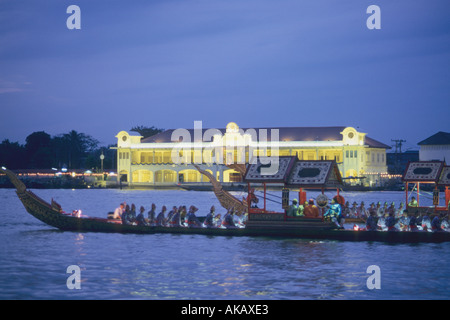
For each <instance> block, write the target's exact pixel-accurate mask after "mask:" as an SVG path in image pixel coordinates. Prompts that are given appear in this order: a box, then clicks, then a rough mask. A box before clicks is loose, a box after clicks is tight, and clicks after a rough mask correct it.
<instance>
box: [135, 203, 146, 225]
mask: <svg viewBox="0 0 450 320" xmlns="http://www.w3.org/2000/svg"><path fill="white" fill-rule="evenodd" d="M144 211H145V209H144V207H143V206H141V208H140V209H139V214H138V215H137V217H136V223H137V225H138V226H148V223H147V221H145V218H144Z"/></svg>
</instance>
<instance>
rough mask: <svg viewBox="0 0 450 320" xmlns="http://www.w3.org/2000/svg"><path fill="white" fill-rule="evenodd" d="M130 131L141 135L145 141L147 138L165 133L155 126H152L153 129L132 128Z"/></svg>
mask: <svg viewBox="0 0 450 320" xmlns="http://www.w3.org/2000/svg"><path fill="white" fill-rule="evenodd" d="M130 131H134V132H137V133H139V134H140V135H141V136H143V137H144V139H145V138H148V137H151V136H154V135H155V134H158V133H160V132H163V131H164V129H159V128H156V127H154V126H151V127H145V126H137V127H133V128H131V129H130Z"/></svg>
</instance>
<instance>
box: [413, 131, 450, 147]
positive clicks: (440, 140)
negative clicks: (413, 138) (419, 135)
mask: <svg viewBox="0 0 450 320" xmlns="http://www.w3.org/2000/svg"><path fill="white" fill-rule="evenodd" d="M443 144H450V133H449V132H443V131H439V132H438V133H435V134H433V135H432V136H431V137H429V138H427V139H425V140H423V141H420V142H419V143H418V145H421V146H422V145H443Z"/></svg>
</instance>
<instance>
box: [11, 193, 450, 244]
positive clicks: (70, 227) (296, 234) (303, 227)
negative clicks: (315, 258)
mask: <svg viewBox="0 0 450 320" xmlns="http://www.w3.org/2000/svg"><path fill="white" fill-rule="evenodd" d="M17 194H18V196H19V199H20V200H21V201H22V203H23V205H24V206H25V209H26V210H27V211H28V212H29V213H30V214H31V215H33V216H34V217H35V218H37V219H39V220H41V221H42V222H44V223H46V224H48V225H50V226H53V227H55V228H58V229H60V230H63V231H76V232H108V233H135V234H156V233H170V234H200V235H207V236H249V237H254V236H257V237H282V238H303V239H316V240H343V241H382V242H392V243H415V242H445V241H450V233H448V232H435V233H431V232H383V231H354V230H338V229H333V228H332V226H331V225H330V224H326V223H325V224H320V225H317V226H316V227H311V225H312V224H314V222H309V227H308V223H306V224H305V223H301V222H299V220H296V221H276V222H274V221H270V220H265V221H248V225H247V227H246V228H229V229H223V228H187V227H156V226H138V225H123V224H120V223H114V222H111V221H108V219H102V218H77V217H73V216H70V215H66V214H63V213H61V212H60V210H58V209H57V208H55V207H53V206H52V205H50V204H48V203H47V202H45V201H43V200H42V199H40V198H39V197H37V196H36V195H35V194H34V193H32V192H31V191H24V192H19V191H18V192H17Z"/></svg>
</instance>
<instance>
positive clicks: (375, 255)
mask: <svg viewBox="0 0 450 320" xmlns="http://www.w3.org/2000/svg"><path fill="white" fill-rule="evenodd" d="M34 192H35V193H36V194H38V195H39V196H40V197H42V198H43V199H45V200H48V201H50V199H51V198H54V199H55V200H56V201H58V202H59V203H60V204H61V205H62V207H63V209H64V210H66V211H69V210H73V209H81V210H83V214H86V215H89V216H102V217H106V213H107V211H113V210H114V209H115V208H116V207H117V205H118V204H119V203H120V202H123V201H126V202H127V203H130V204H131V203H135V204H136V206H137V207H138V208H139V206H141V205H143V206H144V207H145V208H146V209H147V210H148V209H149V208H150V205H151V203H152V202H154V203H155V204H156V205H157V207H158V210H159V209H160V208H161V206H162V205H166V206H168V207H169V206H170V207H171V206H173V205H177V206H178V205H182V204H184V205H187V206H188V207H189V206H190V205H191V204H193V205H196V206H197V207H198V208H199V209H200V210H199V212H198V215H199V216H201V215H206V213H207V212H208V210H209V208H210V206H211V205H215V206H216V208H217V212H221V211H223V209H221V207H220V205H219V203H218V201H217V199H216V198H215V196H214V194H213V193H212V192H194V191H174V190H172V191H167V190H166V191H162V190H161V191H160V190H158V191H149V190H146V191H144V190H113V189H111V190H34ZM272 193H275V192H272ZM237 195H238V196H240V194H237ZM342 195H343V196H344V197H345V199H346V200H348V201H350V203H352V202H353V201H357V202H358V203H359V202H360V201H364V202H365V203H366V204H370V203H371V202H373V201H381V202H382V203H383V202H384V201H388V202H389V203H390V202H391V201H395V202H396V206H397V204H398V203H399V202H400V201H404V194H403V193H402V192H366V193H362V192H351V193H350V192H347V193H342ZM309 196H314V193H311V194H308V197H309ZM329 196H330V197H331V196H332V194H329ZM292 197H295V194H293V195H292ZM0 199H1V202H0V203H1V206H0V217H1V221H2V222H1V223H0V299H153V300H156V299H158V300H159V299H176V300H181V299H189V300H196V299H200V300H219V299H220V300H224V299H225V300H284V299H286V300H291V299H313V300H316V299H449V298H450V291H449V285H450V272H449V271H450V269H449V266H450V243H442V244H385V243H377V242H361V243H358V242H340V241H311V240H301V239H300V240H299V239H269V238H251V237H208V236H201V235H170V234H155V235H133V234H126V235H123V234H103V233H77V232H61V231H58V230H56V229H54V228H52V227H50V226H47V225H45V224H44V223H42V222H40V221H38V220H37V219H35V218H34V217H32V216H31V215H29V214H28V213H27V212H26V211H25V209H24V207H23V206H22V204H21V203H20V201H19V200H18V198H17V196H16V194H15V191H14V190H13V189H0ZM430 201H431V200H430ZM268 205H269V206H275V208H276V207H277V206H279V205H278V204H275V203H272V202H270V203H268ZM373 265H375V266H378V267H379V272H378V273H372V272H371V271H370V270H369V271H368V268H369V266H373ZM68 266H76V267H79V273H78V275H79V279H80V280H81V282H80V289H70V288H69V287H70V286H68V285H67V282H68V279H69V277H70V276H71V275H72V273H67V268H68ZM375 275H376V276H377V278H376V279H377V281H378V283H379V284H380V288H379V289H377V288H375V289H369V286H368V285H367V282H368V280H370V279H373V277H374V276H375ZM370 281H372V280H370Z"/></svg>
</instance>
